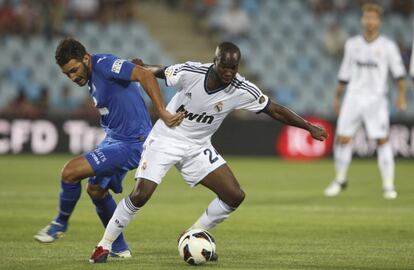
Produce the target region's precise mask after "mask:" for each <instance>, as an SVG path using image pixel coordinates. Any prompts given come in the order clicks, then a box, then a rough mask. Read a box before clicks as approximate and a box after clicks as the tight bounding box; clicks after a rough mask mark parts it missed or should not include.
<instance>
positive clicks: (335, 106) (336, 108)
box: [332, 96, 341, 115]
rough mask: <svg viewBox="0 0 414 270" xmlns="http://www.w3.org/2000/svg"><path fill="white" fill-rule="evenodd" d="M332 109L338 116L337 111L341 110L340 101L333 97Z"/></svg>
mask: <svg viewBox="0 0 414 270" xmlns="http://www.w3.org/2000/svg"><path fill="white" fill-rule="evenodd" d="M332 109H333V111H334V112H335V114H336V115H339V110H340V109H341V100H340V99H339V98H338V97H337V96H335V97H334V99H333V101H332Z"/></svg>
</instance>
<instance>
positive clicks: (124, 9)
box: [99, 0, 137, 24]
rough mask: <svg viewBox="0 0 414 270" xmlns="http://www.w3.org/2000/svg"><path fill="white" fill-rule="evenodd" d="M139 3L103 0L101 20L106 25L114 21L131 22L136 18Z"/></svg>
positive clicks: (131, 0) (124, 0)
mask: <svg viewBox="0 0 414 270" xmlns="http://www.w3.org/2000/svg"><path fill="white" fill-rule="evenodd" d="M136 5H137V1H133V0H101V5H100V10H99V17H100V18H99V19H100V21H101V22H102V23H104V24H106V23H108V22H112V21H118V22H124V23H125V22H131V21H133V20H134V19H135V18H136V16H137V15H136V12H135V11H136Z"/></svg>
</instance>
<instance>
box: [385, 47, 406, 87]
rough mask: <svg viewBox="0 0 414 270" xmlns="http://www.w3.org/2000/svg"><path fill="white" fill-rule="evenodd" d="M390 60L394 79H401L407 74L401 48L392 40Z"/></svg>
mask: <svg viewBox="0 0 414 270" xmlns="http://www.w3.org/2000/svg"><path fill="white" fill-rule="evenodd" d="M388 62H389V65H390V70H391V74H392V77H393V78H394V79H400V78H402V77H404V76H405V73H406V72H405V67H404V63H403V60H402V57H401V53H400V50H399V49H398V47H397V44H395V42H391V43H390V46H389V54H388Z"/></svg>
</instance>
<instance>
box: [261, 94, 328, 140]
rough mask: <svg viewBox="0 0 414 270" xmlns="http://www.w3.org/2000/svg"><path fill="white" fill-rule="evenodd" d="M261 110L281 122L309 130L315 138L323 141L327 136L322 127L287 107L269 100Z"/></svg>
mask: <svg viewBox="0 0 414 270" xmlns="http://www.w3.org/2000/svg"><path fill="white" fill-rule="evenodd" d="M263 112H264V113H266V114H268V115H269V116H270V117H272V118H273V119H275V120H278V121H280V122H282V123H285V124H287V125H290V126H294V127H298V128H302V129H305V130H307V131H309V133H310V134H311V135H312V137H313V138H314V139H316V140H319V141H323V140H325V139H326V138H327V137H328V134H327V133H326V132H325V130H324V129H322V128H321V127H319V126H316V125H314V124H312V123H310V122H308V121H306V120H305V119H303V118H302V117H300V116H299V115H298V114H296V113H295V112H293V111H292V110H290V109H289V108H287V107H285V106H282V105H280V104H277V103H274V102H272V101H270V102H269V104H268V105H267V107H266V108H265V109H264V110H263Z"/></svg>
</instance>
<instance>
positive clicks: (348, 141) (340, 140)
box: [337, 136, 351, 144]
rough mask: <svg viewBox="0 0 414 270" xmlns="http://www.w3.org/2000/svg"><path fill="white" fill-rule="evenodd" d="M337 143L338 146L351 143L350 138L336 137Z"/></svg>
mask: <svg viewBox="0 0 414 270" xmlns="http://www.w3.org/2000/svg"><path fill="white" fill-rule="evenodd" d="M337 142H338V143H339V144H348V143H350V142H351V138H350V137H343V136H338V138H337Z"/></svg>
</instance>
